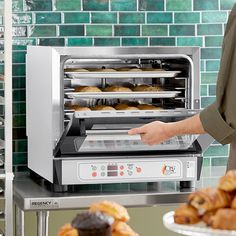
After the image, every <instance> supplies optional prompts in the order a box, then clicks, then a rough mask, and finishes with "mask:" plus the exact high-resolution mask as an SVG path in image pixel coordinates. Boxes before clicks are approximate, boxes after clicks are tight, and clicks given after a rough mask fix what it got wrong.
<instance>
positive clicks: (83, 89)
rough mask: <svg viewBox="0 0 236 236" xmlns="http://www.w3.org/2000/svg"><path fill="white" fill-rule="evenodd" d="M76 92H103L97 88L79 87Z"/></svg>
mask: <svg viewBox="0 0 236 236" xmlns="http://www.w3.org/2000/svg"><path fill="white" fill-rule="evenodd" d="M75 92H83V93H100V92H102V90H101V89H99V88H98V87H96V86H78V87H75Z"/></svg>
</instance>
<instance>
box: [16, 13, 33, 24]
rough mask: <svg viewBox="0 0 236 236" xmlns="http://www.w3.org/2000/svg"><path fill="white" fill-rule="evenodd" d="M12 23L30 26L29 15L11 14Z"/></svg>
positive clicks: (30, 18)
mask: <svg viewBox="0 0 236 236" xmlns="http://www.w3.org/2000/svg"><path fill="white" fill-rule="evenodd" d="M12 23H13V25H16V24H32V14H31V13H15V14H12Z"/></svg>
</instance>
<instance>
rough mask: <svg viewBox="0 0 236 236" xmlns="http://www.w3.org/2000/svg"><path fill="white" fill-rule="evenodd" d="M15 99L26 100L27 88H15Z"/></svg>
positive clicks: (15, 100) (18, 100) (16, 100)
mask: <svg viewBox="0 0 236 236" xmlns="http://www.w3.org/2000/svg"><path fill="white" fill-rule="evenodd" d="M13 101H14V102H25V90H24V89H20V90H13Z"/></svg>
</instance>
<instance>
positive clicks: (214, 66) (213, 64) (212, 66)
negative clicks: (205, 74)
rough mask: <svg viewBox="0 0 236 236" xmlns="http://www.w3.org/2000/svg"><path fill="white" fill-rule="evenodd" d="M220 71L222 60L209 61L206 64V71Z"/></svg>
mask: <svg viewBox="0 0 236 236" xmlns="http://www.w3.org/2000/svg"><path fill="white" fill-rule="evenodd" d="M219 69H220V60H214V61H211V60H208V61H207V62H206V71H218V70H219Z"/></svg>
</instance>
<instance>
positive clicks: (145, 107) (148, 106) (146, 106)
mask: <svg viewBox="0 0 236 236" xmlns="http://www.w3.org/2000/svg"><path fill="white" fill-rule="evenodd" d="M137 108H138V109H139V110H161V109H162V108H161V107H156V106H154V105H152V104H139V105H137Z"/></svg>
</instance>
